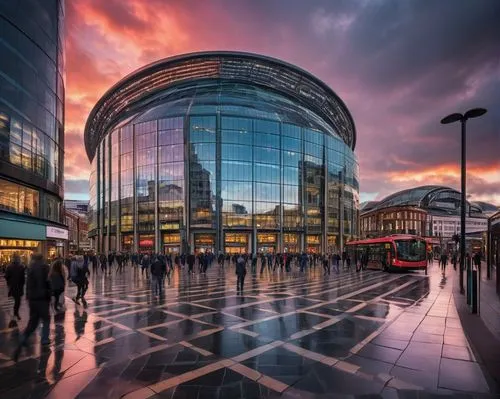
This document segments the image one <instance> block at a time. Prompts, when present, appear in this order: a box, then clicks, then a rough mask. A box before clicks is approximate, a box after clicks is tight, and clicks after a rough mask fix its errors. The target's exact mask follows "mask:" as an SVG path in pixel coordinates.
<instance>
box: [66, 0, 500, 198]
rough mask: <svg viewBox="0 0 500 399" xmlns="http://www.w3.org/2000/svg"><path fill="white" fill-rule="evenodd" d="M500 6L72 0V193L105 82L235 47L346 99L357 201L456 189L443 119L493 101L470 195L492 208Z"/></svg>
mask: <svg viewBox="0 0 500 399" xmlns="http://www.w3.org/2000/svg"><path fill="white" fill-rule="evenodd" d="M498 15H500V2H498V1H496V0H475V1H473V2H472V1H467V0H441V1H431V0H407V1H400V0H359V1H356V0H342V1H335V2H332V1H329V0H322V1H320V0H318V1H315V0H312V1H307V2H305V1H300V0H277V1H272V2H270V1H264V0H254V1H251V0H246V1H245V0H241V1H230V0H212V1H209V2H208V1H195V0H187V1H164V0H148V1H142V0H130V1H125V0H107V1H100V0H79V1H72V2H67V23H66V27H67V34H66V38H67V40H66V42H67V59H68V64H67V103H66V121H67V128H66V132H67V137H66V177H67V183H66V192H68V193H74V194H75V195H76V194H79V195H81V194H82V192H81V190H83V189H84V188H85V186H84V185H82V184H81V181H82V180H86V179H88V173H89V164H88V160H87V158H86V155H85V152H84V150H83V140H82V135H83V126H84V123H85V121H86V118H87V116H88V114H89V112H90V110H91V108H92V106H93V105H94V104H95V102H96V101H97V100H98V99H99V97H100V96H101V95H102V94H104V92H105V91H106V90H107V89H108V88H109V87H110V86H111V85H112V84H114V83H115V82H117V81H118V80H119V79H121V78H122V77H124V76H125V75H126V74H128V73H130V72H132V71H134V70H135V69H136V68H139V67H141V66H143V65H144V64H146V63H149V62H152V61H155V60H157V59H161V58H164V57H168V56H172V55H176V54H180V53H184V52H191V51H203V50H239V51H250V52H257V53H261V54H266V55H270V56H273V57H276V58H280V59H283V60H285V61H288V62H291V63H293V64H296V65H298V66H299V67H302V68H304V69H306V70H308V71H310V72H311V73H313V74H314V75H316V76H318V77H319V78H320V79H322V80H323V81H325V83H327V84H328V85H329V86H331V87H332V89H333V90H334V91H335V92H337V94H338V95H339V96H340V97H341V98H342V99H343V100H344V101H345V102H346V104H347V106H348V107H349V109H350V110H351V112H352V114H353V117H354V119H355V122H356V128H357V134H358V140H357V148H356V153H357V154H358V158H359V162H360V171H361V193H362V198H363V199H371V198H381V197H383V196H385V195H387V194H389V193H391V192H394V191H396V190H400V189H404V188H407V187H411V186H413V185H419V184H445V185H449V186H452V187H455V188H459V187H460V184H459V181H460V176H459V170H460V169H459V168H460V165H459V159H460V158H459V157H460V127H459V125H458V124H454V125H448V126H442V125H440V124H439V121H440V119H441V118H442V117H443V116H445V115H447V114H449V113H451V112H457V111H458V112H464V111H465V110H467V109H469V108H471V107H478V106H480V107H485V108H487V109H488V110H489V112H488V113H487V114H486V115H485V116H484V117H482V118H481V119H477V120H471V121H469V122H468V139H467V144H468V167H469V177H468V190H469V194H470V195H471V196H472V198H474V199H477V200H480V199H481V200H485V201H490V202H495V203H497V204H499V205H500V172H499V169H500V24H499V23H498ZM72 182H75V183H74V184H73V183H72ZM78 182H80V183H78Z"/></svg>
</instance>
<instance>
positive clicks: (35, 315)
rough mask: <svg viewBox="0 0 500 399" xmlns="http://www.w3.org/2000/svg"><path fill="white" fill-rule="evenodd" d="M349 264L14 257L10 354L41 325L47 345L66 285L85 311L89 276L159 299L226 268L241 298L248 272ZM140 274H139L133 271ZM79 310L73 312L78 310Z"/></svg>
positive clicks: (248, 257) (345, 258)
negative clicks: (15, 339)
mask: <svg viewBox="0 0 500 399" xmlns="http://www.w3.org/2000/svg"><path fill="white" fill-rule="evenodd" d="M450 256H451V262H452V264H453V267H454V268H455V269H456V265H457V264H459V263H460V261H459V259H458V257H457V254H456V253H451V254H450ZM481 257H482V255H481V253H476V254H474V256H473V258H472V261H473V262H474V264H475V265H476V267H478V268H480V265H481ZM448 259H449V255H448V254H447V253H443V254H441V256H440V259H439V264H440V267H441V270H442V271H443V273H444V272H445V269H446V265H447V263H448ZM351 263H353V264H354V265H355V266H356V271H359V270H361V269H365V268H366V266H367V264H368V258H367V257H366V256H363V254H361V256H360V259H355V260H354V261H353V262H352V261H351V258H350V256H349V254H348V253H346V252H343V253H332V254H327V255H320V254H307V253H295V254H291V253H283V254H280V253H277V254H274V253H260V254H257V255H256V254H245V253H240V254H224V253H220V254H219V255H218V256H216V255H214V254H213V253H211V252H209V251H207V252H200V253H198V254H196V255H195V254H193V253H190V254H155V253H143V254H139V253H131V254H129V253H115V252H111V253H109V254H107V255H106V254H95V253H86V254H79V255H73V256H71V257H68V258H58V259H53V260H52V261H51V262H48V261H46V260H45V259H44V258H43V256H42V255H41V254H34V255H33V256H32V258H31V261H30V263H29V265H25V264H23V262H22V261H21V258H20V257H19V256H18V255H14V256H13V258H12V261H11V263H10V264H9V265H8V266H7V268H6V270H5V279H6V281H7V286H8V296H9V297H12V298H13V300H14V304H13V318H12V320H11V322H10V324H9V328H14V327H16V326H17V322H18V321H19V320H21V316H20V314H19V309H20V305H21V298H22V297H23V296H24V293H25V291H26V300H27V303H28V305H29V321H28V324H27V326H26V328H25V330H24V331H23V333H22V334H21V336H20V340H19V345H18V347H17V348H16V350H15V353H14V360H17V358H18V357H19V354H20V352H21V349H22V347H23V346H25V345H26V343H27V340H28V339H29V337H30V335H31V334H32V333H33V332H34V331H35V330H36V328H37V326H38V325H39V324H40V323H41V324H42V333H41V343H42V345H48V344H49V343H50V340H49V326H50V307H51V304H53V310H54V312H55V313H57V312H60V311H63V310H64V306H65V305H64V298H65V295H64V293H65V290H66V289H67V285H68V284H69V282H71V283H73V284H74V286H75V287H76V295H75V296H73V297H72V300H73V301H74V303H75V304H76V305H77V306H80V305H81V306H82V307H83V309H84V310H85V309H86V308H87V306H88V305H87V301H86V299H85V295H86V293H87V290H88V287H89V278H90V276H91V270H92V275H93V276H95V277H96V278H97V276H99V275H100V276H101V278H110V276H111V275H112V274H113V272H114V273H116V274H121V273H123V272H124V271H125V270H126V269H129V268H130V269H131V270H133V272H134V275H135V276H136V278H137V276H139V275H141V276H142V277H141V278H143V279H144V280H145V281H147V282H148V283H149V285H150V288H151V293H152V296H153V297H155V298H160V297H164V295H165V291H164V286H165V283H166V282H168V283H170V279H171V274H172V271H173V270H175V269H178V270H179V272H181V273H186V274H187V275H188V276H192V275H194V274H196V273H198V274H200V275H205V274H206V273H207V270H208V268H210V267H214V266H213V265H218V267H219V269H220V270H223V269H225V268H226V267H234V270H235V274H236V277H237V278H236V285H237V286H236V291H237V293H238V294H242V293H243V290H244V284H245V277H246V275H247V272H248V271H250V272H251V273H252V274H253V275H256V274H257V273H258V272H259V274H260V275H263V274H264V273H268V274H270V275H272V274H275V273H290V272H292V271H293V270H296V271H297V272H299V273H304V272H306V271H307V270H314V269H315V268H316V267H322V268H323V275H324V276H329V275H330V273H331V270H332V269H333V271H334V272H335V273H340V270H341V268H342V269H344V270H350V269H351ZM139 271H140V272H139ZM78 311H79V310H78Z"/></svg>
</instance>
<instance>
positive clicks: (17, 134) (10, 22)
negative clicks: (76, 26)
mask: <svg viewBox="0 0 500 399" xmlns="http://www.w3.org/2000/svg"><path fill="white" fill-rule="evenodd" d="M63 6H64V3H63V2H62V1H57V0H47V1H33V0H22V1H3V2H0V31H1V32H2V34H1V35H0V51H1V54H2V57H1V59H0V164H1V166H2V167H1V172H0V175H1V177H3V178H4V179H3V180H0V209H4V210H8V211H10V212H18V213H24V214H28V215H30V216H36V217H40V218H43V219H49V220H53V221H56V222H59V221H60V220H61V215H60V211H59V210H58V209H57V210H54V209H53V208H54V203H57V205H56V207H57V208H60V204H61V201H62V196H63V183H62V182H63V155H64V128H63V126H64V106H63V104H64V79H63V75H64V51H63V41H64V36H63V35H64V27H63V21H64V18H63V17H64V8H63ZM7 181H11V182H12V181H14V182H16V183H18V184H22V185H27V186H29V187H31V188H33V189H35V190H36V197H37V202H38V205H37V206H36V207H29V209H30V211H29V212H24V211H23V208H22V207H21V208H19V209H20V211H19V209H18V210H15V209H14V208H12V207H10V206H6V205H5V204H4V202H5V201H8V200H9V199H8V198H6V197H9V195H8V194H5V193H8V192H10V191H9V190H8V187H10V184H11V182H7ZM35 210H36V211H35Z"/></svg>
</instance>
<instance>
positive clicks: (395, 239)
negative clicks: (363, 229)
mask: <svg viewBox="0 0 500 399" xmlns="http://www.w3.org/2000/svg"><path fill="white" fill-rule="evenodd" d="M346 250H347V253H348V254H349V256H350V258H351V260H352V261H353V263H354V264H355V265H357V264H358V262H359V263H360V265H361V266H362V267H363V268H365V269H366V268H370V269H378V270H383V271H387V272H390V271H391V270H424V271H425V274H427V243H426V241H425V239H423V238H422V237H418V236H414V235H391V236H387V237H381V238H371V239H366V240H359V241H351V242H348V243H346Z"/></svg>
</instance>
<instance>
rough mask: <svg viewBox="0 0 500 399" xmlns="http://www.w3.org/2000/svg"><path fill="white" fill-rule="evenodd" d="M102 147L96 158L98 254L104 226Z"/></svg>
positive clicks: (98, 149) (100, 248) (98, 150)
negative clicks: (102, 219) (102, 207)
mask: <svg viewBox="0 0 500 399" xmlns="http://www.w3.org/2000/svg"><path fill="white" fill-rule="evenodd" d="M99 147H100V146H97V151H96V154H95V155H94V156H96V157H97V162H96V172H95V173H96V210H95V212H96V219H97V236H96V237H95V238H94V240H96V241H97V242H96V251H97V253H101V252H102V245H101V244H102V241H101V240H102V225H101V203H100V199H101V183H102V181H101V180H102V179H101V159H100V158H101V150H100V148H99Z"/></svg>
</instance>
